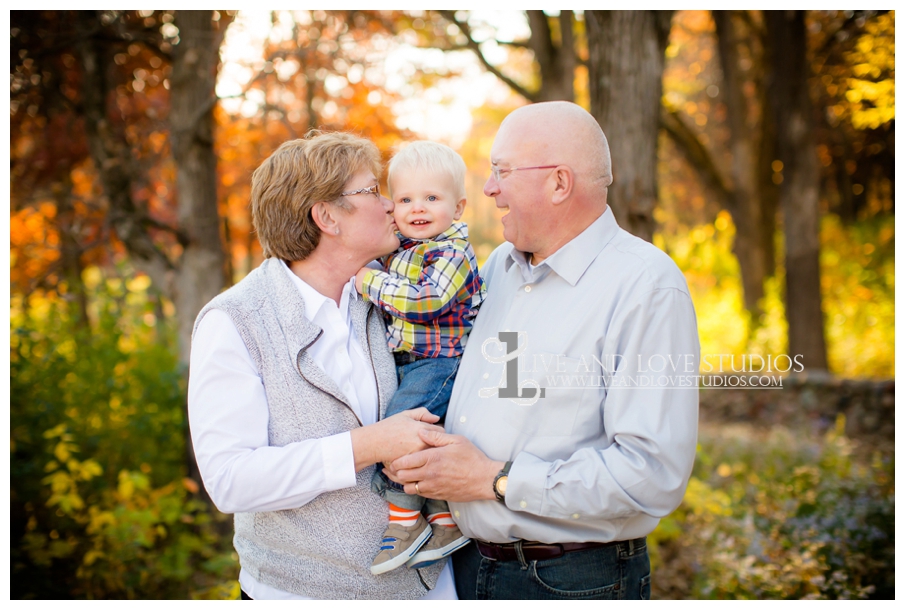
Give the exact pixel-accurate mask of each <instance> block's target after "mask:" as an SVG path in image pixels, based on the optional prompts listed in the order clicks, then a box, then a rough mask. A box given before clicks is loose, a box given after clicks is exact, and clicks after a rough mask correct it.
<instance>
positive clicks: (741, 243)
mask: <svg viewBox="0 0 905 610" xmlns="http://www.w3.org/2000/svg"><path fill="white" fill-rule="evenodd" d="M733 12H734V11H712V14H713V20H714V22H715V23H716V33H717V42H718V49H719V55H720V64H721V66H722V68H723V89H722V92H723V99H724V100H725V103H726V109H727V113H728V119H729V121H728V122H729V149H730V151H731V153H732V166H731V175H732V182H733V187H734V188H733V191H732V195H733V198H734V202H733V205H732V206H730V208H729V211H730V213H731V214H732V220H733V222H734V223H735V244H734V245H733V249H734V251H735V256H736V258H737V259H738V262H739V268H740V269H741V275H742V287H743V291H744V298H745V308H746V309H748V311H750V312H752V313H757V312H759V311H760V305H759V302H760V300H761V299H762V298H763V297H764V280H765V279H766V265H765V261H764V253H763V251H762V246H763V240H762V238H761V235H760V231H761V228H762V226H761V223H760V206H759V203H760V199H759V197H758V192H757V187H758V165H757V160H758V156H757V140H758V138H757V137H756V134H755V130H754V129H753V128H752V125H751V120H750V119H749V115H750V113H749V108H748V101H747V98H746V97H745V93H744V86H745V77H744V74H743V73H742V70H741V67H740V65H739V64H740V60H741V55H740V53H739V49H738V46H739V44H740V43H741V37H740V36H739V35H738V34H739V33H738V24H737V23H735V18H734V17H733V15H732V13H733Z"/></svg>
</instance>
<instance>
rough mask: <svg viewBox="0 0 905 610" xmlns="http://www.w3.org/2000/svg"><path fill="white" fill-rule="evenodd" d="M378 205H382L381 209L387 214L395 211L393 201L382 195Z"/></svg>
mask: <svg viewBox="0 0 905 610" xmlns="http://www.w3.org/2000/svg"><path fill="white" fill-rule="evenodd" d="M380 203H381V204H382V205H383V209H384V210H386V212H387V214H392V213H393V210H394V209H396V204H395V203H393V200H392V199H388V198H387V197H384V196H383V195H381V196H380Z"/></svg>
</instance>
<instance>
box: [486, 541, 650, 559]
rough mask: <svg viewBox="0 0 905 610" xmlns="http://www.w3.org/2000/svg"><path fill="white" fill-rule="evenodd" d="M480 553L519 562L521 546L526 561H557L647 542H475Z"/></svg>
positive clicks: (491, 557)
mask: <svg viewBox="0 0 905 610" xmlns="http://www.w3.org/2000/svg"><path fill="white" fill-rule="evenodd" d="M474 542H475V545H477V547H478V552H479V553H481V555H483V556H484V557H486V558H487V559H495V560H497V561H518V558H519V557H518V550H517V548H516V547H518V546H519V545H521V549H522V557H523V558H524V559H525V561H539V560H543V559H556V558H557V557H562V556H563V555H565V554H566V553H572V552H574V551H586V550H588V549H599V548H602V547H607V546H614V545H617V544H620V543H622V542H632V543H634V544H635V545H636V546H640V545H641V544H642V543H644V542H645V539H644V538H636V539H634V540H631V541H628V540H616V541H613V542H559V543H556V544H544V543H542V542H531V541H530V540H519V541H518V542H510V543H508V544H494V543H492V542H484V541H483V540H475V541H474Z"/></svg>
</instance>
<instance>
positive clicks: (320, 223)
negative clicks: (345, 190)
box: [311, 201, 338, 235]
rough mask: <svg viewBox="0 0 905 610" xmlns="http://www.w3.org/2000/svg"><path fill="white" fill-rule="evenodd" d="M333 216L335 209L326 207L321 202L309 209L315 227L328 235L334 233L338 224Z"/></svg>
mask: <svg viewBox="0 0 905 610" xmlns="http://www.w3.org/2000/svg"><path fill="white" fill-rule="evenodd" d="M335 214H336V210H335V208H334V207H333V206H330V205H327V204H326V203H324V202H323V201H318V202H317V203H315V204H314V206H313V207H312V208H311V218H312V219H313V220H314V224H316V225H317V228H318V229H320V230H321V231H323V232H324V233H327V234H328V235H333V234H335V233H336V229H337V225H338V223H337V222H336V217H335Z"/></svg>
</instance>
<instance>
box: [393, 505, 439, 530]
mask: <svg viewBox="0 0 905 610" xmlns="http://www.w3.org/2000/svg"><path fill="white" fill-rule="evenodd" d="M420 513H421V511H420V510H409V509H407V508H402V507H401V506H396V505H395V504H393V503H392V502H390V523H398V524H399V525H402V526H404V527H411V526H413V525H415V523H416V522H417V521H418V515H419V514H420ZM447 514H448V513H447Z"/></svg>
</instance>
